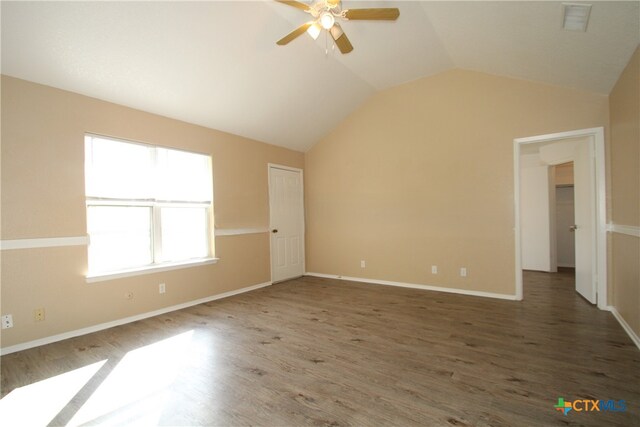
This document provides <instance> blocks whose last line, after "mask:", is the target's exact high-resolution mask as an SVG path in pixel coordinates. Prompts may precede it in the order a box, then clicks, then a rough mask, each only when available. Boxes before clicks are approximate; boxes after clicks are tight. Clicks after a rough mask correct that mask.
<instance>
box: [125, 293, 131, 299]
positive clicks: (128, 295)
mask: <svg viewBox="0 0 640 427" xmlns="http://www.w3.org/2000/svg"><path fill="white" fill-rule="evenodd" d="M124 299H133V292H131V291H129V292H127V293H125V294H124Z"/></svg>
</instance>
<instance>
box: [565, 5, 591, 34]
mask: <svg viewBox="0 0 640 427" xmlns="http://www.w3.org/2000/svg"><path fill="white" fill-rule="evenodd" d="M562 9H563V12H564V19H563V23H562V27H563V28H564V29H565V30H567V31H582V32H585V31H587V24H588V23H589V15H590V14H591V5H590V4H585V3H562Z"/></svg>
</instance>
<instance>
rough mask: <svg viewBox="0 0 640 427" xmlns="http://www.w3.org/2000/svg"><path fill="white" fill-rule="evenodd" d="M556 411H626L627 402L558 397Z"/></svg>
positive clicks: (565, 412)
mask: <svg viewBox="0 0 640 427" xmlns="http://www.w3.org/2000/svg"><path fill="white" fill-rule="evenodd" d="M553 407H554V408H555V410H556V411H559V412H562V413H563V414H564V416H567V414H568V413H569V412H571V411H576V412H625V411H626V410H627V403H626V402H625V401H624V400H599V399H598V400H596V399H577V400H573V401H571V400H564V397H559V398H558V403H556V404H555V405H553Z"/></svg>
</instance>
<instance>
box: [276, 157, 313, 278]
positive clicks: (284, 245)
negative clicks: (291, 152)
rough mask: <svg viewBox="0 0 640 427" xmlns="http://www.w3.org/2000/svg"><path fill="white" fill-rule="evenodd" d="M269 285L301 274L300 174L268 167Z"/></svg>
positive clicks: (302, 243)
mask: <svg viewBox="0 0 640 427" xmlns="http://www.w3.org/2000/svg"><path fill="white" fill-rule="evenodd" d="M268 167H269V231H270V233H269V234H270V235H271V237H270V246H271V282H272V283H277V282H282V281H284V280H289V279H293V278H295V277H300V276H302V275H303V274H304V270H305V267H304V196H303V188H304V187H303V181H302V170H301V169H296V168H290V167H287V166H280V165H274V164H269V165H268Z"/></svg>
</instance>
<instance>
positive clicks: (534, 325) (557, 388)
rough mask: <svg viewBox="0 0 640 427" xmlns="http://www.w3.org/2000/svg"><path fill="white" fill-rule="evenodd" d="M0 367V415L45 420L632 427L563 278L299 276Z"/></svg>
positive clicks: (603, 317)
mask: <svg viewBox="0 0 640 427" xmlns="http://www.w3.org/2000/svg"><path fill="white" fill-rule="evenodd" d="M1 362H2V396H3V397H4V398H3V400H2V401H0V406H2V408H1V409H2V411H4V412H5V414H4V415H5V416H6V415H7V414H8V413H10V412H12V411H14V413H13V416H18V417H19V421H24V422H28V421H29V420H33V419H34V418H33V417H35V420H36V421H37V422H39V423H42V424H48V423H49V424H50V425H67V424H72V425H77V424H91V425H94V424H109V425H122V424H132V425H155V424H160V425H221V426H232V425H260V426H289V425H291V426H299V425H312V426H342V425H357V426H384V425H394V426H413V425H421V426H431V425H433V426H442V425H451V426H466V425H472V426H547V425H561V426H564V425H593V426H605V425H606V426H632V425H639V424H640V409H639V408H640V351H639V350H638V349H637V348H636V347H635V346H634V345H633V343H632V342H631V340H630V339H629V337H628V336H627V335H626V334H625V332H624V331H623V330H622V328H621V327H620V326H619V324H618V323H617V322H616V320H615V319H614V318H613V316H612V315H611V314H610V313H608V312H604V311H600V310H597V309H596V308H594V307H593V306H591V305H590V304H588V303H587V302H586V301H584V300H583V299H582V298H580V297H579V296H577V295H576V293H575V291H574V290H573V276H572V275H571V274H570V273H566V272H565V273H559V274H546V273H534V272H526V273H525V300H524V301H522V302H513V301H501V300H494V299H489V298H481V297H469V296H462V295H454V294H444V293H436V292H428V291H420V290H413V289H404V288H395V287H388V286H379V285H368V284H361V283H352V282H344V281H338V280H330V279H320V278H312V277H304V278H301V279H297V280H293V281H289V282H285V283H280V284H277V285H273V286H270V287H267V288H263V289H260V290H257V291H254V292H251V293H248V294H243V295H239V296H235V297H231V298H227V299H224V300H220V301H215V302H211V303H207V304H203V305H199V306H195V307H191V308H188V309H185V310H181V311H177V312H173V313H169V314H167V315H162V316H158V317H155V318H151V319H147V320H143V321H139V322H135V323H132V324H128V325H124V326H120V327H117V328H112V329H109V330H106V331H102V332H98V333H94V334H91V335H86V336H83V337H79V338H75V339H70V340H66V341H63V342H59V343H54V344H50V345H47V346H43V347H39V348H34V349H30V350H26V351H22V352H19V353H14V354H10V355H7V356H4V357H2V359H1ZM81 368H82V369H81ZM47 385H49V387H48V388H47ZM559 397H563V398H564V399H565V401H573V400H576V399H596V400H615V401H619V400H624V401H625V402H626V411H625V412H603V411H600V412H577V411H575V410H574V411H570V412H569V413H568V414H567V415H566V416H565V415H563V414H562V413H560V412H558V411H556V410H555V409H554V405H555V404H556V403H557V401H558V398H559ZM56 402H57V403H56ZM19 404H25V408H26V410H25V409H23V412H16V411H15V408H14V406H17V405H19ZM43 413H44V414H45V415H37V414H43ZM16 414H18V415H16ZM19 414H22V415H19ZM38 416H40V418H38ZM0 420H2V414H0ZM14 422H15V420H14ZM4 425H10V424H6V423H5V424H4Z"/></svg>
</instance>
